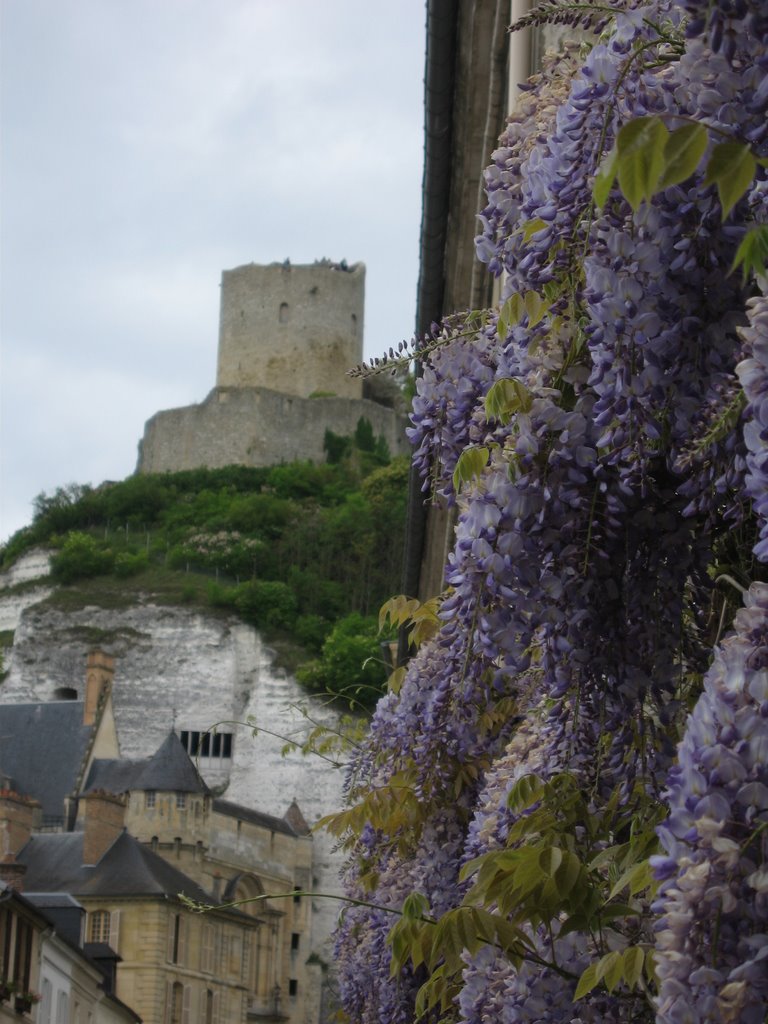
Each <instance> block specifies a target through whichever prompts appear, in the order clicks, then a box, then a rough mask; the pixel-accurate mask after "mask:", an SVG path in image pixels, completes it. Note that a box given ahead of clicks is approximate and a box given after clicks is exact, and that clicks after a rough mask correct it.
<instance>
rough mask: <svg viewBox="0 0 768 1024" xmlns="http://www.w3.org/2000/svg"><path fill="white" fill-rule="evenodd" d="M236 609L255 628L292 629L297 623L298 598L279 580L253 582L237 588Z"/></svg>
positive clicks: (242, 584)
mask: <svg viewBox="0 0 768 1024" xmlns="http://www.w3.org/2000/svg"><path fill="white" fill-rule="evenodd" d="M235 607H236V608H237V610H238V612H239V613H240V614H241V615H242V616H243V618H244V619H246V620H247V621H249V622H252V623H253V624H254V625H255V626H272V627H273V628H276V629H290V628H291V626H293V624H294V622H295V621H296V597H295V596H294V593H293V591H292V590H291V588H290V587H289V586H287V584H285V583H280V582H279V581H278V580H253V581H252V582H251V583H241V584H240V586H239V587H236V588H235Z"/></svg>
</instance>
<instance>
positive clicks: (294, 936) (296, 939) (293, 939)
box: [291, 932, 300, 953]
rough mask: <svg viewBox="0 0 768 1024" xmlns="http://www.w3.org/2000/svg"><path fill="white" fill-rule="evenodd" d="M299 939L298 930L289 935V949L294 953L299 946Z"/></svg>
mask: <svg viewBox="0 0 768 1024" xmlns="http://www.w3.org/2000/svg"><path fill="white" fill-rule="evenodd" d="M299 939H300V936H299V933H298V932H294V933H293V934H292V935H291V951H292V952H294V953H295V952H296V951H297V950H298V948H299Z"/></svg>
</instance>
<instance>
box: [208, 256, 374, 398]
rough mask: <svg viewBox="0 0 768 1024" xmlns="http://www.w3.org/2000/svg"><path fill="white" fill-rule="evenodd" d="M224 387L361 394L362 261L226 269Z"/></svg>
mask: <svg viewBox="0 0 768 1024" xmlns="http://www.w3.org/2000/svg"><path fill="white" fill-rule="evenodd" d="M220 309H221V313H220V324H219V356H218V368H217V374H216V383H217V385H218V386H219V387H260V388H270V389H273V390H275V391H283V392H285V393H286V394H291V395H298V396H300V397H304V398H306V397H307V396H309V395H311V394H312V393H313V392H315V391H329V392H332V393H333V394H336V395H339V396H342V397H345V398H361V397H362V385H361V382H360V381H359V380H354V379H352V378H350V377H347V376H346V371H347V370H348V369H349V368H350V367H351V366H355V365H356V364H357V363H359V362H360V361H361V359H362V354H363V316H364V310H365V266H364V264H362V263H354V264H352V266H350V267H347V266H346V264H339V263H332V262H330V261H324V262H320V263H315V264H311V265H305V266H294V265H292V264H291V263H289V262H288V261H286V262H285V263H272V264H269V265H268V266H259V265H256V264H254V263H251V264H248V265H247V266H243V267H237V268H236V269H234V270H225V271H224V272H223V274H222V276H221V307H220Z"/></svg>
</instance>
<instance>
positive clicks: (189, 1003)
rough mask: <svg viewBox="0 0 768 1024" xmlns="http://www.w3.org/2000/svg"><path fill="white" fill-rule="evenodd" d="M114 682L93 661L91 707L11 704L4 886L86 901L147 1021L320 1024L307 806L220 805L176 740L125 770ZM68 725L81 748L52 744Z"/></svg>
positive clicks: (0, 821) (99, 937)
mask: <svg viewBox="0 0 768 1024" xmlns="http://www.w3.org/2000/svg"><path fill="white" fill-rule="evenodd" d="M113 671H114V665H113V662H112V659H110V658H109V657H107V656H106V655H104V654H103V653H102V652H93V653H92V654H91V655H90V656H89V658H88V671H87V674H86V687H85V692H84V695H83V699H82V700H77V699H70V700H54V701H52V702H38V703H36V704H18V705H4V706H0V732H2V733H3V736H2V738H1V739H0V769H2V773H3V777H4V780H5V784H6V785H7V786H10V785H13V786H16V787H18V788H21V787H22V785H23V786H24V788H25V789H26V790H27V791H26V792H25V793H24V794H23V795H20V794H19V793H18V792H15V791H13V790H10V789H6V790H4V791H2V792H0V838H1V840H2V847H3V858H2V862H1V863H0V877H2V878H3V879H5V880H6V881H7V882H8V883H10V884H13V885H14V887H15V888H16V889H18V890H21V889H22V888H23V889H24V891H25V892H29V893H34V894H35V898H36V899H42V898H44V897H46V895H47V898H48V899H50V898H52V897H53V896H56V897H57V898H61V894H65V895H66V894H68V895H69V897H72V898H74V900H76V901H77V903H78V904H79V905H81V906H82V907H83V908H84V909H85V911H86V913H87V920H86V925H85V937H86V940H87V941H88V942H90V943H94V944H97V945H98V944H101V945H102V946H104V947H105V949H106V948H107V947H108V948H109V949H111V950H112V951H113V952H114V953H116V954H117V955H118V956H119V964H118V966H117V971H116V994H117V996H118V997H119V999H120V1000H121V1001H122V1002H123V1003H126V1004H128V1005H129V1006H130V1007H131V1008H132V1009H133V1010H135V1011H136V1012H137V1013H138V1014H139V1015H140V1016H141V1018H142V1019H143V1020H144V1021H147V1022H148V1024H153V1022H156V1024H193V1022H195V1024H197V1022H199V1024H225V1022H227V1024H229V1022H232V1024H238V1022H240V1024H245V1022H246V1021H248V1020H261V1021H263V1022H265V1024H267V1022H269V1021H284V1022H286V1024H314V1022H316V1021H317V1020H318V1019H319V1015H320V1009H321V1008H320V999H321V990H322V971H321V965H320V963H319V960H318V958H317V957H316V956H312V955H311V954H312V944H311V928H312V903H311V900H310V899H309V898H308V897H307V896H306V895H305V893H306V892H307V890H308V889H309V888H310V887H311V884H312V877H313V841H312V838H311V836H310V832H309V828H308V826H307V824H306V822H305V821H304V818H303V816H302V814H301V811H300V809H299V807H298V805H297V804H296V803H295V801H294V803H292V804H291V805H290V807H289V808H288V809H287V813H286V814H285V816H284V817H279V816H276V815H270V814H267V813H263V812H260V811H257V810H254V809H252V808H249V807H244V806H242V805H240V804H237V803H235V802H233V801H230V800H222V799H217V798H215V797H214V796H213V794H212V793H211V791H210V789H209V787H208V785H207V784H206V783H205V781H204V780H203V779H202V777H201V776H200V775H199V773H198V771H197V769H196V767H195V765H194V764H193V762H192V760H191V759H190V757H189V756H188V753H187V750H186V749H185V747H184V746H183V745H182V743H181V741H180V739H179V737H178V736H177V735H176V733H175V732H173V731H169V732H168V734H167V735H166V737H165V739H164V740H163V742H162V743H161V745H160V746H159V748H158V749H157V750H156V751H155V753H154V754H153V755H152V756H150V757H137V758H132V759H125V758H121V757H120V756H119V752H118V743H117V739H118V734H117V731H116V729H115V724H114V717H113V712H112V702H111V685H112V674H113ZM73 713H74V715H75V716H76V718H77V721H75V718H73ZM62 716H63V717H62ZM70 719H71V721H70ZM83 719H85V721H82V720H83ZM56 720H58V721H59V723H60V724H61V722H62V721H64V722H65V723H66V724H67V726H68V729H67V731H68V732H69V733H71V735H72V739H71V741H70V742H66V743H63V744H61V743H58V744H57V742H56V741H55V740H54V739H53V738H52V736H53V734H52V731H51V728H50V726H51V725H52V723H53V722H54V721H56ZM10 725H13V726H14V728H16V730H17V733H16V734H15V735H14V737H13V742H12V743H7V742H6V739H7V737H6V730H7V727H8V726H10ZM41 742H42V743H43V744H44V745H45V746H46V752H47V755H48V756H47V757H46V758H40V757H39V751H40V743H41ZM25 749H30V750H35V751H36V752H37V754H38V761H43V762H44V764H45V772H43V773H34V772H30V771H29V769H28V765H27V762H26V759H25V756H24V754H23V751H24V750H25ZM59 755H61V763H59V760H58V758H59ZM78 758H79V760H78ZM44 810H45V811H47V813H46V815H45V817H43V814H42V812H43V811H44ZM265 894H270V898H261V897H265ZM271 894H274V896H272V895H271ZM185 898H186V899H190V900H193V901H195V902H196V903H200V904H206V905H211V906H214V907H215V908H216V909H213V910H210V911H208V912H207V913H205V914H203V915H201V914H199V913H194V912H193V910H191V909H190V907H189V906H188V905H187V904H186V903H185V902H184V900H185ZM240 900H251V901H252V902H249V903H247V904H245V905H243V908H242V909H239V908H238V907H235V906H227V904H232V903H233V902H235V901H240ZM110 955H111V954H110Z"/></svg>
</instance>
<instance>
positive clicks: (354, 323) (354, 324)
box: [352, 313, 357, 338]
mask: <svg viewBox="0 0 768 1024" xmlns="http://www.w3.org/2000/svg"><path fill="white" fill-rule="evenodd" d="M352 337H353V338H356V337H357V317H356V316H355V314H354V313H353V314H352Z"/></svg>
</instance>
